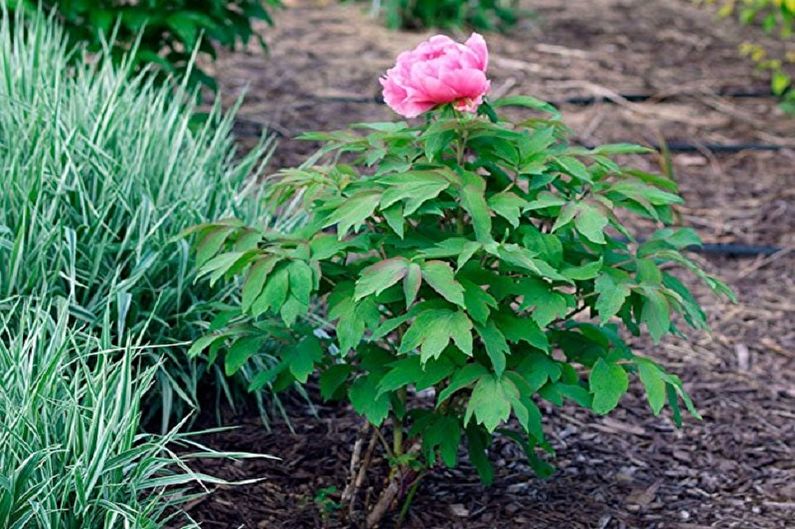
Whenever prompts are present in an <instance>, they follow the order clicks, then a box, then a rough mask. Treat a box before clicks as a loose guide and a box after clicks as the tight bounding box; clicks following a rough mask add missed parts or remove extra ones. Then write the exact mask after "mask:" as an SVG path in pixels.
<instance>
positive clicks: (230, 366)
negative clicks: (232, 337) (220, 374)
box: [224, 336, 267, 376]
mask: <svg viewBox="0 0 795 529" xmlns="http://www.w3.org/2000/svg"><path fill="white" fill-rule="evenodd" d="M266 340H267V338H266V337H264V336H247V337H245V338H241V339H239V340H238V341H236V342H235V343H234V344H233V345H232V347H230V348H229V352H227V353H226V358H225V361H224V373H226V376H232V375H234V374H235V373H237V371H238V370H239V369H240V368H241V367H243V365H244V364H245V363H246V362H247V361H248V359H249V358H251V357H252V356H254V355H255V354H256V353H258V352H259V350H260V348H261V347H262V345H263V344H264V343H265V341H266Z"/></svg>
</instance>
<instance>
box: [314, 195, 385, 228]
mask: <svg viewBox="0 0 795 529" xmlns="http://www.w3.org/2000/svg"><path fill="white" fill-rule="evenodd" d="M380 200H381V195H380V194H378V193H375V192H373V191H366V192H361V193H357V194H356V195H353V196H352V197H350V198H348V199H347V200H346V201H345V202H343V204H342V205H341V206H339V207H338V208H337V209H336V210H334V212H333V213H332V214H331V215H330V216H329V217H328V218H327V219H326V221H325V224H324V225H323V227H324V228H328V227H329V226H333V225H335V224H336V225H337V237H338V238H339V239H342V238H343V237H345V234H346V233H348V230H349V229H351V227H353V229H354V231H356V230H357V229H358V227H359V226H361V225H362V224H363V223H364V221H365V220H366V219H367V218H369V217H371V216H372V215H373V212H374V211H375V208H376V207H377V206H378V203H379V201H380Z"/></svg>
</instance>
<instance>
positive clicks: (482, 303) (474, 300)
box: [461, 280, 498, 324]
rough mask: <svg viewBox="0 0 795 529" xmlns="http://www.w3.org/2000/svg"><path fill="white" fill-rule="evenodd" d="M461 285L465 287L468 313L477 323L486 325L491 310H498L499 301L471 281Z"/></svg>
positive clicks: (462, 282) (465, 281) (465, 302)
mask: <svg viewBox="0 0 795 529" xmlns="http://www.w3.org/2000/svg"><path fill="white" fill-rule="evenodd" d="M461 285H462V286H463V287H464V305H465V306H466V310H467V312H468V313H469V315H470V316H472V319H473V320H475V321H476V322H478V323H481V324H484V323H486V320H488V318H489V314H490V313H491V308H497V306H498V304H497V300H496V299H494V297H493V296H492V295H491V294H489V293H488V292H486V291H485V290H483V288H481V287H480V286H479V285H476V284H475V283H472V282H471V281H467V280H462V281H461Z"/></svg>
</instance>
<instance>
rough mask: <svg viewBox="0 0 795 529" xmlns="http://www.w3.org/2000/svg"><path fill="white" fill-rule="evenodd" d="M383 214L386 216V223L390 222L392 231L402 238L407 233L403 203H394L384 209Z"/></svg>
mask: <svg viewBox="0 0 795 529" xmlns="http://www.w3.org/2000/svg"><path fill="white" fill-rule="evenodd" d="M381 214H382V215H383V216H384V220H385V221H386V223H387V224H389V227H390V228H392V231H394V232H395V234H397V236H398V237H400V238H401V239H402V238H403V236H404V235H405V233H404V227H405V225H406V220H405V216H404V213H403V204H394V205H392V206H390V207H388V208H386V209H382V210H381Z"/></svg>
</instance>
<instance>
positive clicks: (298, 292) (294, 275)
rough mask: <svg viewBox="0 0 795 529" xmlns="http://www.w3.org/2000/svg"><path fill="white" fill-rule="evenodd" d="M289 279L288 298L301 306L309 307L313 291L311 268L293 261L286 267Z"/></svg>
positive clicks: (298, 261)
mask: <svg viewBox="0 0 795 529" xmlns="http://www.w3.org/2000/svg"><path fill="white" fill-rule="evenodd" d="M287 273H288V275H289V277H290V296H292V297H295V299H296V300H297V301H298V302H299V303H300V304H301V305H307V306H308V305H309V302H310V298H311V296H312V291H313V290H314V276H313V272H312V268H311V267H310V266H309V265H308V264H306V262H304V261H301V260H294V261H292V262H291V263H290V265H289V266H288V267H287Z"/></svg>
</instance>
